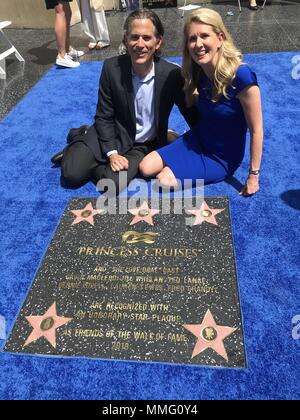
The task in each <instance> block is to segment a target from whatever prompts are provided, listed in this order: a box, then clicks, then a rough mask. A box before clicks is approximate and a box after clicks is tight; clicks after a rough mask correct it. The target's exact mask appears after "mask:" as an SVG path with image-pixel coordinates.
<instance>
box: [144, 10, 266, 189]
mask: <svg viewBox="0 0 300 420" xmlns="http://www.w3.org/2000/svg"><path fill="white" fill-rule="evenodd" d="M182 72H183V76H184V79H185V87H184V91H185V96H186V102H187V104H188V105H189V106H191V105H192V104H193V103H197V107H198V111H199V122H198V124H197V125H196V126H195V127H193V128H192V129H191V130H190V131H188V132H187V133H185V134H184V135H183V136H181V137H180V138H178V139H177V140H176V141H174V142H173V143H171V144H170V145H168V146H165V147H163V148H161V149H158V150H157V151H154V152H152V153H150V154H149V155H147V156H146V157H145V158H144V159H143V160H142V162H141V164H140V172H141V173H142V174H143V175H144V176H146V177H153V176H156V178H157V179H158V180H159V182H160V184H161V185H162V186H166V187H170V186H171V187H177V186H178V182H177V180H180V181H181V182H182V184H183V183H184V180H186V179H191V180H192V182H193V184H195V183H196V180H197V179H203V180H204V182H205V184H209V183H216V182H220V181H223V180H224V179H226V178H227V177H229V176H231V175H233V174H234V172H235V171H236V170H237V169H238V167H239V166H240V164H241V162H242V160H243V158H244V153H245V145H246V132H247V129H249V131H250V165H249V174H248V176H247V179H246V181H245V184H244V187H243V189H242V191H241V192H240V194H242V195H245V196H246V195H253V194H255V193H257V192H258V190H259V173H260V164H261V158H262V144H263V127H262V110H261V98H260V90H259V87H258V82H257V78H256V75H255V73H254V72H253V71H252V70H251V68H250V67H249V66H248V65H247V64H244V63H243V62H242V54H241V52H240V51H239V50H238V49H237V48H236V47H235V45H234V43H233V41H232V39H231V36H230V35H229V33H228V31H227V30H226V28H225V26H224V23H223V21H222V18H221V16H220V15H219V14H218V13H217V12H215V11H214V10H211V9H198V10H197V11H195V12H193V13H192V14H191V15H190V16H189V17H188V19H187V21H186V24H185V28H184V51H183V69H182Z"/></svg>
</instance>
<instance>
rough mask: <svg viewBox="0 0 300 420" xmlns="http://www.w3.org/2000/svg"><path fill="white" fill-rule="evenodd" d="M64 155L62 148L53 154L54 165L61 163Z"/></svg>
mask: <svg viewBox="0 0 300 420" xmlns="http://www.w3.org/2000/svg"><path fill="white" fill-rule="evenodd" d="M63 157H64V151H63V150H62V151H61V152H58V153H56V154H55V155H54V156H52V158H51V162H52V163H53V165H58V164H60V163H61V161H62V158H63Z"/></svg>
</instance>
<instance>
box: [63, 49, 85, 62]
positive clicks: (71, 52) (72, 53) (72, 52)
mask: <svg viewBox="0 0 300 420" xmlns="http://www.w3.org/2000/svg"><path fill="white" fill-rule="evenodd" d="M67 54H68V55H69V56H70V57H71V58H73V59H74V58H75V59H76V58H79V57H82V56H83V55H84V51H79V50H75V48H73V47H70V50H69V52H68V53H67Z"/></svg>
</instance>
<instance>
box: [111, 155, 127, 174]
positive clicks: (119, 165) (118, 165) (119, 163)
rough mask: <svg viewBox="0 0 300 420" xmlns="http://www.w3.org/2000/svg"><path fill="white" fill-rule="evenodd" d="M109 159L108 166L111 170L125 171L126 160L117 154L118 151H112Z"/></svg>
mask: <svg viewBox="0 0 300 420" xmlns="http://www.w3.org/2000/svg"><path fill="white" fill-rule="evenodd" d="M109 160H110V167H111V169H112V171H113V172H120V171H126V170H127V169H128V160H127V159H126V158H125V157H124V156H121V155H119V154H118V153H114V154H113V155H111V156H110V157H109Z"/></svg>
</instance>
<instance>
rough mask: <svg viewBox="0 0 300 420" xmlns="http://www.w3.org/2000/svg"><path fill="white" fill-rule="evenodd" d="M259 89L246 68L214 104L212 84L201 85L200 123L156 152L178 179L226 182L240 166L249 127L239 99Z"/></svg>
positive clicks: (253, 74) (199, 89) (252, 75)
mask: <svg viewBox="0 0 300 420" xmlns="http://www.w3.org/2000/svg"><path fill="white" fill-rule="evenodd" d="M249 85H257V78H256V74H255V73H254V72H253V71H252V70H251V69H250V68H249V66H248V65H246V64H241V65H240V67H239V68H238V70H237V73H236V77H235V79H234V81H233V83H232V86H231V87H229V88H228V89H227V95H228V98H229V99H226V98H225V97H224V96H223V97H222V98H221V99H220V100H219V102H212V101H211V97H212V84H211V82H210V80H209V79H208V78H207V77H206V76H204V77H203V78H202V79H201V81H200V83H199V88H198V91H199V99H198V104H197V106H198V110H199V122H198V124H197V125H196V126H195V127H193V128H192V129H191V130H190V131H188V132H187V133H185V134H184V135H183V136H181V137H179V138H178V139H177V140H175V141H174V142H173V143H171V144H170V145H168V146H165V147H163V148H161V149H158V150H157V152H158V153H159V155H160V156H161V158H162V159H163V161H164V162H165V163H166V165H167V166H168V167H169V168H170V169H171V170H172V172H173V173H174V175H175V176H176V178H177V179H179V180H181V182H182V183H183V181H184V180H185V179H190V180H192V183H193V184H195V182H196V180H197V179H204V182H205V184H209V183H216V182H220V181H223V180H224V179H225V178H227V177H228V176H230V175H232V174H233V173H234V172H235V171H236V170H237V168H238V167H239V166H240V164H241V162H242V160H243V158H244V154H245V145H246V132H247V123H246V119H245V116H244V112H243V108H242V106H241V103H240V101H239V100H238V99H237V98H236V96H237V95H238V94H239V93H240V92H241V91H242V90H243V89H244V88H245V87H247V86H249Z"/></svg>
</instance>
